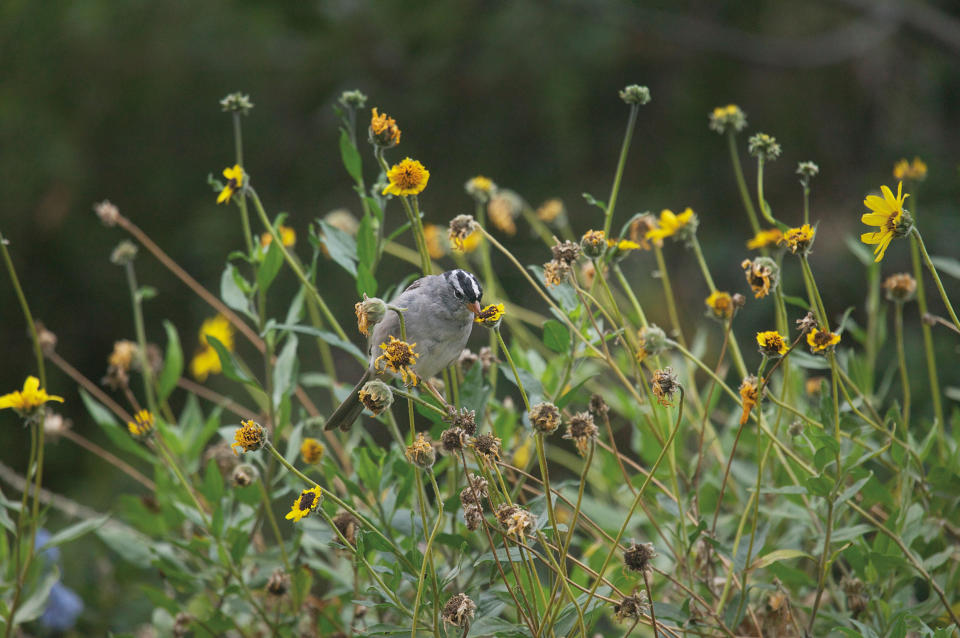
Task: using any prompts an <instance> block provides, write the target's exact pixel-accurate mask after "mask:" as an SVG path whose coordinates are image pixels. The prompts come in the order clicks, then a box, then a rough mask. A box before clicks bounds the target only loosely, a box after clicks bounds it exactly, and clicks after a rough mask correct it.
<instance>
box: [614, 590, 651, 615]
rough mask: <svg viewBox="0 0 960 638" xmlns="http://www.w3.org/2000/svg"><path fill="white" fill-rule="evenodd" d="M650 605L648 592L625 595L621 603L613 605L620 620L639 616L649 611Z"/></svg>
mask: <svg viewBox="0 0 960 638" xmlns="http://www.w3.org/2000/svg"><path fill="white" fill-rule="evenodd" d="M648 608H649V605H648V604H647V593H646V592H640V593H639V594H633V595H630V596H627V597H625V598H624V599H623V600H621V601H620V602H619V603H617V604H615V605H614V606H613V611H614V614H615V615H616V617H617V620H618V621H622V620H626V619H629V618H639V617H640V616H641V614H645V613H647V611H648Z"/></svg>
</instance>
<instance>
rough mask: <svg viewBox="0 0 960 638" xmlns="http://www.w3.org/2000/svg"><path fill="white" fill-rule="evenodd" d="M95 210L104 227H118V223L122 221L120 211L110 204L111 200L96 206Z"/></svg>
mask: <svg viewBox="0 0 960 638" xmlns="http://www.w3.org/2000/svg"><path fill="white" fill-rule="evenodd" d="M93 210H94V212H95V213H96V214H97V217H99V218H100V222H101V223H102V224H103V225H104V226H107V227H109V226H116V225H117V222H118V221H120V210H119V209H118V208H117V207H116V206H114V205H113V204H112V203H110V200H109V199H105V200H103V201H102V202H100V203H99V204H95V205H94V207H93Z"/></svg>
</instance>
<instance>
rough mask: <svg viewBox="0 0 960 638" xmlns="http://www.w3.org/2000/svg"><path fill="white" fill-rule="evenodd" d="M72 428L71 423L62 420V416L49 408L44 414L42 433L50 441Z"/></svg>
mask: <svg viewBox="0 0 960 638" xmlns="http://www.w3.org/2000/svg"><path fill="white" fill-rule="evenodd" d="M72 427H73V421H71V420H70V419H66V418H64V417H63V415H62V414H60V413H58V412H54V411H53V410H51V409H49V408H48V409H47V411H46V412H44V415H43V431H44V432H45V433H46V435H47V436H48V437H50V438H51V439H55V438H56V437H58V436H60V435H62V434H63V433H64V432H66V431H67V430H69V429H70V428H72Z"/></svg>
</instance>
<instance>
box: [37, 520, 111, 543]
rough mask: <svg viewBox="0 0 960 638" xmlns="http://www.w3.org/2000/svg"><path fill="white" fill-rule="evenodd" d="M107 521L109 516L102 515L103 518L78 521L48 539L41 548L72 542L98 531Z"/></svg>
mask: <svg viewBox="0 0 960 638" xmlns="http://www.w3.org/2000/svg"><path fill="white" fill-rule="evenodd" d="M108 520H110V515H109V514H104V515H103V516H98V517H96V518H90V519H87V520H83V521H80V522H79V523H74V524H73V525H71V526H70V527H65V528H64V529H62V530H60V531H59V532H57V533H56V534H54V535H53V536H51V537H50V539H49V540H48V541H47V542H46V543H44V544H43V548H44V549H48V548H50V547H57V546H58V545H63V544H64V543H69V542H70V541H72V540H76V539H78V538H80V537H81V536H83V535H84V534H89V533H90V532H92V531H94V530H96V529H99V528H100V526H101V525H103V524H104V523H106V522H107V521H108Z"/></svg>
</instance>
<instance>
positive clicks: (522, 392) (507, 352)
mask: <svg viewBox="0 0 960 638" xmlns="http://www.w3.org/2000/svg"><path fill="white" fill-rule="evenodd" d="M493 331H494V332H495V333H497V341H498V342H499V343H500V348H501V349H502V350H503V356H505V357H506V358H507V363H509V364H510V369H511V370H513V378H514V379H516V380H517V388H519V389H520V396H521V397H522V398H523V406H524V408H525V409H526V410H527V412H530V401H529V399H527V391H526V390H525V389H524V388H523V381H521V380H520V372H519V371H518V370H517V365H516V364H515V363H514V362H513V357H512V356H511V355H510V350H508V349H507V344H505V343H504V342H503V336H502V335H501V334H500V327H499V326H497V327H496V328H494V329H493Z"/></svg>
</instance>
